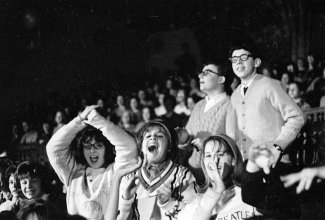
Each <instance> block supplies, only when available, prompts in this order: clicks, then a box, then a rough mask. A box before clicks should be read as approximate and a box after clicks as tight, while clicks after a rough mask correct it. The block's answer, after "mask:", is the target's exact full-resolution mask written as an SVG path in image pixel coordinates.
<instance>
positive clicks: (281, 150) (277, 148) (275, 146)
mask: <svg viewBox="0 0 325 220" xmlns="http://www.w3.org/2000/svg"><path fill="white" fill-rule="evenodd" d="M273 147H274V148H275V149H276V150H277V151H280V152H281V155H283V154H284V150H283V149H282V147H280V146H279V145H277V144H273Z"/></svg>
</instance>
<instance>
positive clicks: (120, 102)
mask: <svg viewBox="0 0 325 220" xmlns="http://www.w3.org/2000/svg"><path fill="white" fill-rule="evenodd" d="M115 105H116V106H115V108H114V110H113V113H114V116H115V117H116V118H117V119H118V120H120V119H121V117H122V114H123V112H124V111H125V110H126V107H125V104H124V97H123V96H122V95H118V96H117V97H116V104H115Z"/></svg>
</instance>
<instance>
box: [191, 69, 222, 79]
mask: <svg viewBox="0 0 325 220" xmlns="http://www.w3.org/2000/svg"><path fill="white" fill-rule="evenodd" d="M208 73H214V74H217V75H218V76H222V74H220V73H217V72H214V71H212V70H204V71H202V72H200V73H198V74H197V76H198V77H200V76H201V75H202V76H206V75H208Z"/></svg>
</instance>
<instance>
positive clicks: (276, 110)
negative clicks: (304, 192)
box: [229, 44, 304, 166]
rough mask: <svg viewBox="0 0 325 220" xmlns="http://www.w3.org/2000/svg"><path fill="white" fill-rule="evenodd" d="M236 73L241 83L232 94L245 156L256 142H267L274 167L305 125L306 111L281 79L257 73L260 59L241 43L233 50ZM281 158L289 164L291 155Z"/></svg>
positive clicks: (252, 49)
mask: <svg viewBox="0 0 325 220" xmlns="http://www.w3.org/2000/svg"><path fill="white" fill-rule="evenodd" d="M230 55H231V57H230V58H229V60H230V61H231V62H232V68H233V71H234V73H235V74H236V75H237V76H238V77H239V78H240V79H241V85H239V86H238V87H237V89H236V90H235V91H234V92H233V94H232V95H231V103H232V105H233V107H234V109H235V111H236V114H237V126H238V131H237V132H236V141H237V143H238V145H239V147H240V149H241V152H242V154H243V158H244V159H247V157H248V156H247V154H248V149H249V148H250V147H251V146H252V145H253V144H254V143H255V144H256V143H257V144H258V143H264V144H265V143H267V145H268V147H269V148H270V150H271V151H272V153H273V154H274V155H275V157H274V160H273V161H272V162H271V164H272V165H273V166H274V165H275V164H276V162H277V161H278V159H279V158H280V155H283V151H284V150H285V149H286V147H287V146H288V145H289V144H290V142H292V141H293V140H294V139H295V138H296V136H297V134H298V132H299V131H300V129H301V127H302V126H303V124H304V118H303V114H302V112H301V110H300V108H299V107H298V106H297V105H296V104H295V103H294V101H293V100H292V98H291V97H290V96H289V95H288V94H287V93H286V90H285V88H284V87H283V85H282V84H281V83H280V82H279V81H278V80H274V79H271V78H268V77H265V76H263V75H260V74H257V73H256V68H257V67H259V66H260V64H261V59H260V58H258V57H257V54H256V53H255V50H254V48H253V47H250V46H248V45H244V44H242V45H239V46H237V47H234V48H232V49H231V50H230ZM281 161H282V162H284V163H289V162H290V161H289V157H288V155H283V157H282V158H281Z"/></svg>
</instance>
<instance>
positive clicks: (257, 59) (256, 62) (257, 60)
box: [254, 58, 262, 68]
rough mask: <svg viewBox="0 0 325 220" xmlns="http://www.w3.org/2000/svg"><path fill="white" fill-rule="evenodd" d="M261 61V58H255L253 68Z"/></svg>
mask: <svg viewBox="0 0 325 220" xmlns="http://www.w3.org/2000/svg"><path fill="white" fill-rule="evenodd" d="M261 63H262V60H261V59H260V58H255V65H254V67H255V68H257V67H259V66H260V65H261Z"/></svg>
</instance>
